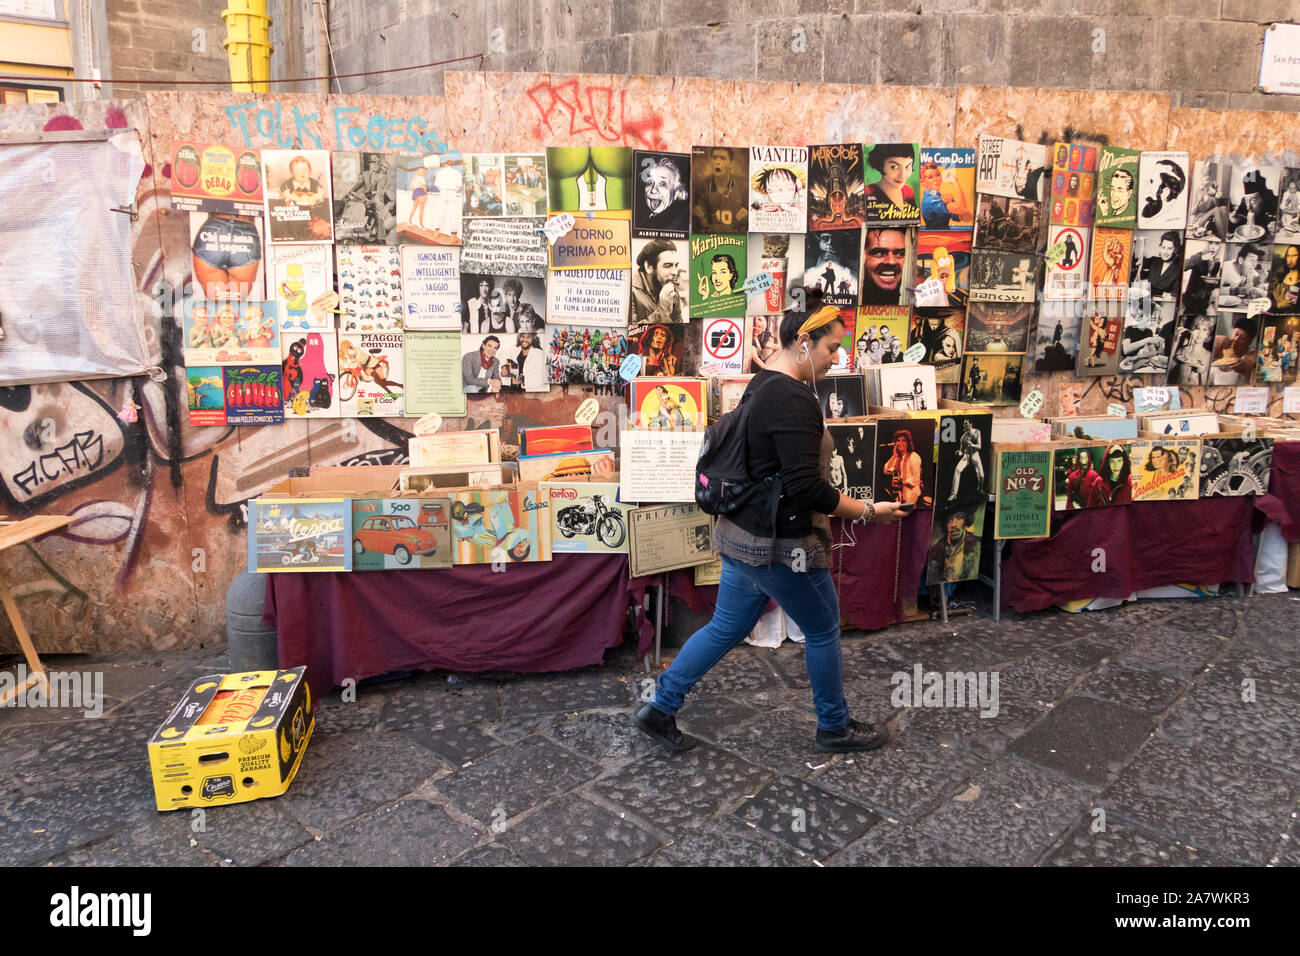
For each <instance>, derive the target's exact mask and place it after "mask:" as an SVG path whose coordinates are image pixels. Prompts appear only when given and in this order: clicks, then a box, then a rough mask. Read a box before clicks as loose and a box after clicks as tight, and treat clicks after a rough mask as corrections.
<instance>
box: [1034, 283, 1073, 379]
mask: <svg viewBox="0 0 1300 956" xmlns="http://www.w3.org/2000/svg"><path fill="white" fill-rule="evenodd" d="M1083 310H1084V302H1083V300H1082V299H1049V300H1044V301H1043V303H1042V305H1041V306H1039V311H1038V324H1037V326H1036V329H1037V331H1036V333H1035V335H1034V371H1035V372H1069V371H1072V370H1073V369H1074V366H1075V364H1076V363H1077V362H1078V359H1079V327H1080V325H1081V324H1082V323H1083Z"/></svg>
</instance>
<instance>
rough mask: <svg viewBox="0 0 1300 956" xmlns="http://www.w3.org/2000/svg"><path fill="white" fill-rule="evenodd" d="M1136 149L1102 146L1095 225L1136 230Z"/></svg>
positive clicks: (1139, 154) (1138, 154)
mask: <svg viewBox="0 0 1300 956" xmlns="http://www.w3.org/2000/svg"><path fill="white" fill-rule="evenodd" d="M1141 155H1142V154H1141V153H1139V152H1138V151H1137V150H1136V149H1122V148H1121V147H1118V146H1103V147H1102V148H1101V152H1100V153H1099V154H1098V159H1097V209H1096V216H1095V218H1094V219H1093V223H1094V225H1096V226H1098V227H1106V228H1108V229H1136V228H1137V206H1138V202H1137V195H1138V194H1137V183H1138V157H1139V156H1141Z"/></svg>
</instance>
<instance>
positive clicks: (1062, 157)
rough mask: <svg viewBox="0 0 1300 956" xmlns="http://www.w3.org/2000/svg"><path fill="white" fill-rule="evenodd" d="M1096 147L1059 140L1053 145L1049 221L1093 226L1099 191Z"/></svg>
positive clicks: (1081, 226) (1085, 226)
mask: <svg viewBox="0 0 1300 956" xmlns="http://www.w3.org/2000/svg"><path fill="white" fill-rule="evenodd" d="M1097 150H1098V147H1096V146H1083V145H1080V144H1078V143H1057V144H1056V145H1055V146H1053V147H1052V157H1053V159H1052V199H1051V203H1050V204H1049V210H1050V211H1049V213H1048V215H1049V220H1048V221H1049V222H1051V224H1052V225H1054V226H1078V227H1080V228H1083V229H1088V228H1091V226H1092V222H1093V214H1094V210H1093V197H1094V196H1095V195H1096V192H1097Z"/></svg>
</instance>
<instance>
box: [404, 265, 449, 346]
mask: <svg viewBox="0 0 1300 956" xmlns="http://www.w3.org/2000/svg"><path fill="white" fill-rule="evenodd" d="M402 291H403V293H404V296H403V297H404V299H405V304H406V322H405V327H406V328H407V329H409V330H411V331H420V332H459V331H460V250H459V249H456V248H453V247H449V246H415V245H410V246H402Z"/></svg>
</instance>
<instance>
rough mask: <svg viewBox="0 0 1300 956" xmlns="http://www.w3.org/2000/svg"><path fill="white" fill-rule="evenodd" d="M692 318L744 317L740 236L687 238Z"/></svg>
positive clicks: (743, 257)
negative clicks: (689, 252)
mask: <svg viewBox="0 0 1300 956" xmlns="http://www.w3.org/2000/svg"><path fill="white" fill-rule="evenodd" d="M689 242H690V250H691V281H692V284H691V301H690V310H691V316H692V318H710V317H712V316H727V317H728V318H741V317H743V316H744V314H745V292H744V285H745V272H746V268H747V258H746V249H745V245H746V243H745V237H744V236H727V235H721V236H691V238H690V240H689Z"/></svg>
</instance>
